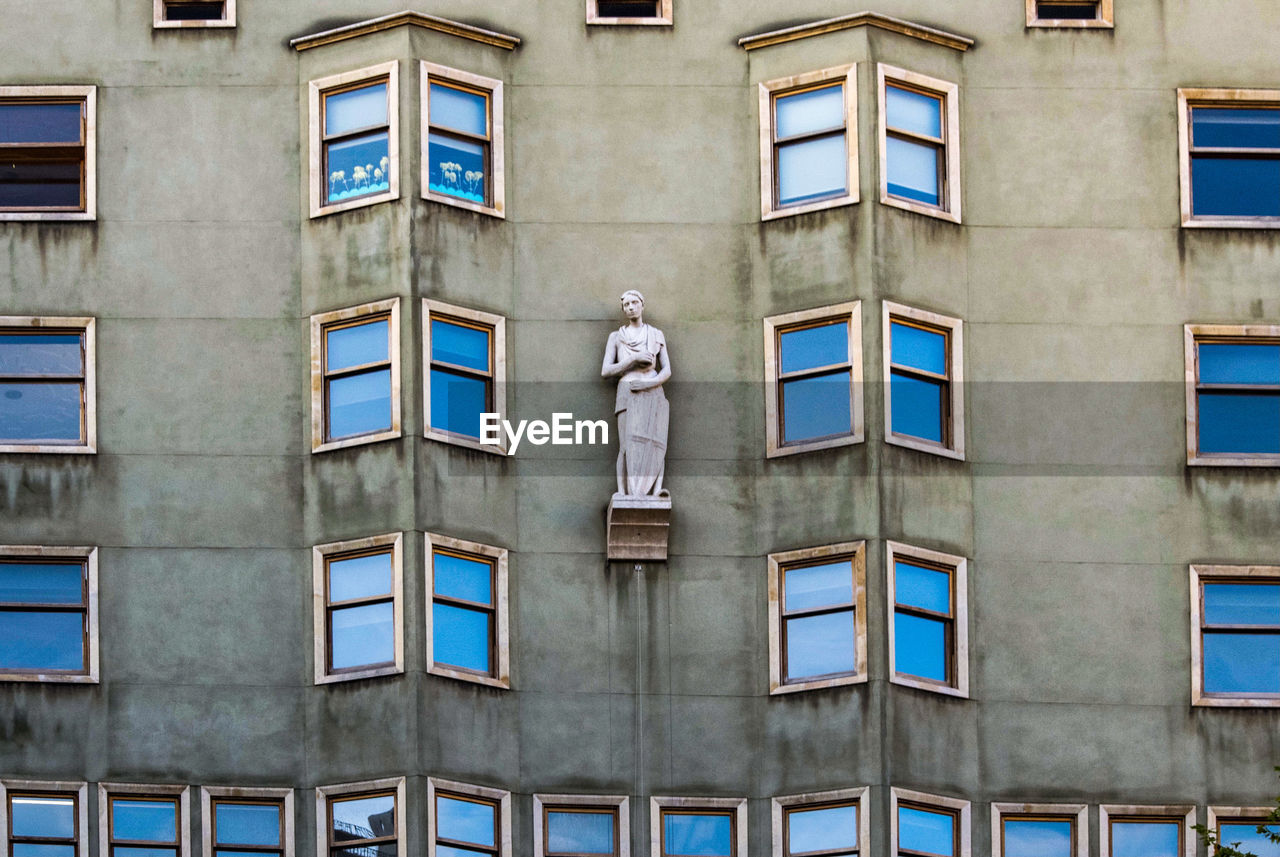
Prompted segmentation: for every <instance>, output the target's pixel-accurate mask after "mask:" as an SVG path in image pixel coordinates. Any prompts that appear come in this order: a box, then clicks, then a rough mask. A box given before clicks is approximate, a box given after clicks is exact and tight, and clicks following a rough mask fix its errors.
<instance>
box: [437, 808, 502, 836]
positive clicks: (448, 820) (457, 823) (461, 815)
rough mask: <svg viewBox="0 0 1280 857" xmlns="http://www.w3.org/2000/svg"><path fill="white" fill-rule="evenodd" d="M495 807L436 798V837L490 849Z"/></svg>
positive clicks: (494, 824)
mask: <svg viewBox="0 0 1280 857" xmlns="http://www.w3.org/2000/svg"><path fill="white" fill-rule="evenodd" d="M495 809H496V808H495V807H494V806H493V804H489V803H474V802H472V801H469V800H456V799H455V798H451V797H444V796H437V797H436V836H437V837H438V838H440V839H452V840H454V841H455V842H470V843H472V844H474V845H488V846H490V847H492V846H493V845H494V844H495V842H496V840H495V838H494V830H495V826H496V823H495V820H494V819H495Z"/></svg>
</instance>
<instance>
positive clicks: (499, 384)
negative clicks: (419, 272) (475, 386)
mask: <svg viewBox="0 0 1280 857" xmlns="http://www.w3.org/2000/svg"><path fill="white" fill-rule="evenodd" d="M433 315H442V316H452V317H454V318H457V319H461V320H463V321H469V322H472V323H474V324H477V325H483V326H484V327H488V328H490V340H489V345H490V347H491V349H492V353H493V367H492V369H493V373H492V379H493V412H494V413H496V414H497V415H498V419H500V420H502V419H506V416H507V405H506V398H507V320H506V319H505V318H503V317H502V316H500V315H497V314H496V313H491V312H483V311H482V310H477V309H468V308H467V307H461V306H458V305H457V304H448V303H444V302H443V301H437V300H433V299H431V298H423V299H422V436H423V437H425V438H428V439H430V440H439V441H443V442H444V443H451V444H454V445H455V446H465V447H468V448H470V449H478V450H480V451H481V452H487V453H490V454H491V455H506V454H507V436H506V432H501V431H500V432H499V439H498V443H496V444H482V443H480V441H479V439H478V438H473V437H467V436H466V435H460V434H456V433H455V432H450V431H445V430H444V429H437V428H433V427H432V425H431V316H433ZM392 384H393V386H394V385H395V379H394V376H393V379H392Z"/></svg>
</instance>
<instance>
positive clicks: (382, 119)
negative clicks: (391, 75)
mask: <svg viewBox="0 0 1280 857" xmlns="http://www.w3.org/2000/svg"><path fill="white" fill-rule="evenodd" d="M386 124H387V84H385V83H375V84H373V85H371V86H362V87H360V88H359V89H350V90H347V91H346V92H338V93H334V94H333V95H326V96H325V99H324V133H325V136H326V137H327V136H330V135H332V134H342V133H345V132H347V131H355V130H357V129H359V128H372V127H374V126H376V125H386Z"/></svg>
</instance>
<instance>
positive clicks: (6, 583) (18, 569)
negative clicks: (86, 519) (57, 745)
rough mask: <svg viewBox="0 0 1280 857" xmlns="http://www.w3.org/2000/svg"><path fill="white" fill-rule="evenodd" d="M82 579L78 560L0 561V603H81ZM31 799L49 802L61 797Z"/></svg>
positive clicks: (82, 570)
mask: <svg viewBox="0 0 1280 857" xmlns="http://www.w3.org/2000/svg"><path fill="white" fill-rule="evenodd" d="M83 578H84V568H83V566H81V565H80V563H78V562H77V563H43V562H0V602H9V603H14V602H17V603H25V604H81V603H83V601H84V592H83V588H82V581H83ZM23 800H28V798H23ZM30 800H38V801H52V800H61V798H56V799H55V798H30ZM15 812H16V810H15ZM15 832H16V831H15Z"/></svg>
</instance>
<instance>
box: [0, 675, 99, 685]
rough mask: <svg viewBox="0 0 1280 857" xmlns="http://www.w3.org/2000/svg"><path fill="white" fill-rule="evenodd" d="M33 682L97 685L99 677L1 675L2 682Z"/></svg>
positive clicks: (0, 680)
mask: <svg viewBox="0 0 1280 857" xmlns="http://www.w3.org/2000/svg"><path fill="white" fill-rule="evenodd" d="M6 681H31V682H40V683H41V684H97V683H98V675H97V673H96V672H90V673H74V674H66V673H56V672H51V673H0V682H6Z"/></svg>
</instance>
